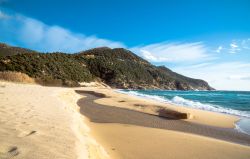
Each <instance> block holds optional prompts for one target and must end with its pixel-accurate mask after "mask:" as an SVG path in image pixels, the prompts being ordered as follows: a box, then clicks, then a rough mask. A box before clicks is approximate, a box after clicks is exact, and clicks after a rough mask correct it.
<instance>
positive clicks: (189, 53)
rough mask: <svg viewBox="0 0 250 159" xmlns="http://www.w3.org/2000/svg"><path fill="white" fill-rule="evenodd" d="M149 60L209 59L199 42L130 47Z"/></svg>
mask: <svg viewBox="0 0 250 159" xmlns="http://www.w3.org/2000/svg"><path fill="white" fill-rule="evenodd" d="M131 50H132V51H134V52H136V53H137V54H139V55H141V56H142V57H144V58H145V59H147V60H149V61H151V62H193V61H197V60H204V59H210V58H211V56H210V55H209V54H208V53H207V52H208V50H207V48H206V47H205V45H204V44H203V43H201V42H195V43H167V42H163V43H156V44H151V45H146V46H138V47H134V48H132V49H131Z"/></svg>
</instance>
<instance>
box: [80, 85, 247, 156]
mask: <svg viewBox="0 0 250 159" xmlns="http://www.w3.org/2000/svg"><path fill="white" fill-rule="evenodd" d="M84 90H85V91H86V90H87V92H89V91H94V92H96V93H98V94H97V98H99V99H93V101H92V102H93V103H92V104H91V103H90V102H91V100H89V99H87V98H89V97H88V96H89V95H88V93H87V94H84V92H83V94H82V95H83V96H84V99H82V101H81V100H79V102H78V105H79V106H80V107H82V108H84V110H83V112H82V114H83V115H85V116H87V118H88V119H89V120H88V122H87V124H88V125H89V127H90V128H91V130H92V131H91V134H92V135H93V136H94V138H95V139H96V140H97V141H98V142H100V143H101V145H103V146H104V147H105V150H106V151H107V153H108V154H109V155H110V156H111V158H118V159H119V158H121V159H122V158H126V159H127V158H128V159H130V158H131V159H132V158H138V159H140V158H141V159H147V158H149V159H150V158H159V159H160V158H162V156H164V157H166V158H205V159H206V158H216V157H218V156H220V158H222V159H231V158H232V159H233V158H246V159H247V158H249V156H250V147H249V146H245V145H241V144H235V143H232V142H229V141H224V140H221V139H216V138H212V137H206V136H203V135H197V134H195V133H186V132H180V131H172V130H165V129H164V130H163V129H159V128H152V127H147V126H145V125H144V126H140V125H136V124H126V123H122V122H121V120H120V119H118V120H117V119H116V120H117V122H118V123H116V122H115V123H112V122H109V121H107V120H109V117H110V116H112V113H111V114H110V113H108V112H111V111H112V110H111V109H109V110H107V111H106V112H105V111H102V109H103V108H101V107H95V103H96V104H97V105H100V106H101V104H104V105H106V107H110V108H118V109H123V108H121V107H115V106H110V105H115V103H112V102H111V101H113V102H117V101H120V98H118V99H117V98H116V97H117V95H115V96H113V94H112V91H114V90H105V89H103V88H101V89H99V88H84ZM100 93H104V94H105V93H106V95H107V98H105V97H104V96H103V95H100ZM90 94H94V93H93V92H91V93H90ZM122 96H123V95H122ZM103 97H104V98H103ZM131 98H132V97H131ZM125 99H126V100H127V101H128V100H131V99H130V98H129V97H128V96H123V100H125ZM106 100H108V101H106ZM133 100H136V99H133ZM105 101H106V102H105ZM136 101H137V100H136ZM140 101H141V99H140ZM81 102H82V103H81ZM130 102H131V101H130ZM137 102H138V101H137ZM146 102H147V101H146V100H144V101H143V103H144V104H145V103H146ZM107 103H109V104H107ZM122 103H125V102H122ZM81 104H82V105H81ZM130 106H131V105H130ZM132 106H133V105H132ZM104 107H105V106H104ZM130 109H132V108H130ZM96 110H97V113H95V111H96ZM126 110H128V109H127V108H126ZM134 110H135V109H134ZM134 110H133V109H132V111H134ZM90 112H91V113H90ZM137 112H139V111H138V110H137ZM88 113H90V114H92V117H91V116H89V114H88ZM212 113H213V112H212ZM124 115H125V116H127V118H126V120H125V121H128V120H129V119H130V118H131V119H134V118H135V116H134V117H131V116H130V115H129V113H124ZM138 115H139V114H136V116H137V117H138ZM220 115H224V114H220ZM100 116H103V117H100ZM115 116H116V117H119V118H122V116H121V114H119V113H118V114H117V112H116V113H115ZM207 117H208V118H209V116H207ZM139 119H140V120H141V119H142V118H139ZM153 123H154V122H153ZM155 123H159V122H155ZM225 127H226V125H224V127H221V128H222V129H229V130H233V129H232V128H229V127H228V128H225ZM206 131H207V129H206ZM217 133H220V132H219V131H217ZM222 135H225V136H227V135H228V134H227V133H225V132H222ZM148 139H150V140H148ZM248 140H249V136H248ZM247 143H248V144H249V143H250V142H249V141H247ZM142 145H143V148H141V146H142ZM201 145H202V146H201ZM142 149H143V150H142ZM169 149H171V150H169ZM180 149H181V150H182V152H181V153H180V151H179V150H180ZM166 150H169V151H166ZM149 152H150V153H149Z"/></svg>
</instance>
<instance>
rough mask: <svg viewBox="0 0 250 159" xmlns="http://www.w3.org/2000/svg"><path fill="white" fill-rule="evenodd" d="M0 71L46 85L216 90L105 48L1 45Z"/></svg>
mask: <svg viewBox="0 0 250 159" xmlns="http://www.w3.org/2000/svg"><path fill="white" fill-rule="evenodd" d="M6 46H7V47H6ZM1 55H2V57H1ZM0 71H18V72H22V73H26V74H27V75H29V76H31V77H33V78H36V79H39V80H40V81H44V82H45V83H46V82H48V81H53V80H57V81H61V83H62V84H63V85H68V84H70V85H72V84H73V85H75V84H77V83H79V82H89V81H94V80H99V81H103V82H104V83H106V84H108V85H109V86H111V87H113V88H123V89H169V90H196V89H197V90H213V88H212V87H210V86H209V85H208V83H207V82H205V81H203V80H199V79H193V78H189V77H185V76H183V75H180V74H178V73H175V72H173V71H171V70H170V69H168V68H166V67H165V66H159V67H157V66H154V65H152V64H150V63H149V62H148V61H146V60H144V59H142V58H141V57H139V56H137V55H136V54H134V53H132V52H131V51H129V50H126V49H123V48H116V49H110V48H107V47H102V48H95V49H91V50H87V51H82V52H79V53H75V54H66V53H39V52H35V51H31V50H28V49H23V48H17V47H10V46H8V45H6V44H1V45H0Z"/></svg>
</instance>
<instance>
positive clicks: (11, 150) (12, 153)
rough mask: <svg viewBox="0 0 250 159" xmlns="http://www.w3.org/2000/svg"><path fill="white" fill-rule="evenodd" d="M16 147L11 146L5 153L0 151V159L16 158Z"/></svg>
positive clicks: (17, 151) (17, 152)
mask: <svg viewBox="0 0 250 159" xmlns="http://www.w3.org/2000/svg"><path fill="white" fill-rule="evenodd" d="M19 153H20V152H19V150H18V147H16V146H11V147H9V148H8V149H7V151H2V150H1V149H0V158H1V159H10V158H13V157H14V156H17V155H18V154H19Z"/></svg>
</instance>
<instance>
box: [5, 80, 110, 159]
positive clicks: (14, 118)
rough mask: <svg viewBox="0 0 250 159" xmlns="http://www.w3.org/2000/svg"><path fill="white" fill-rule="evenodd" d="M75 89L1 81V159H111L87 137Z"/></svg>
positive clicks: (87, 129) (87, 130) (86, 128)
mask: <svg viewBox="0 0 250 159" xmlns="http://www.w3.org/2000/svg"><path fill="white" fill-rule="evenodd" d="M79 98H80V96H79V95H78V94H76V93H75V92H74V89H67V88H58V87H57V88H56V87H42V86H38V85H29V84H14V83H7V82H1V81H0V99H1V100H0V159H8V158H12V157H13V158H22V159H24V158H25V159H48V158H64V159H67V158H68V159H75V158H79V159H87V158H96V159H99V158H100V159H101V158H104V159H105V158H108V156H107V154H105V151H104V150H103V148H102V146H100V145H98V143H97V142H96V141H95V140H94V139H93V138H91V137H90V136H89V135H88V132H89V128H88V127H87V125H86V124H85V122H84V120H86V119H84V117H83V116H82V115H80V114H79V113H78V109H79V107H78V106H77V105H76V102H77V100H78V99H79Z"/></svg>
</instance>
